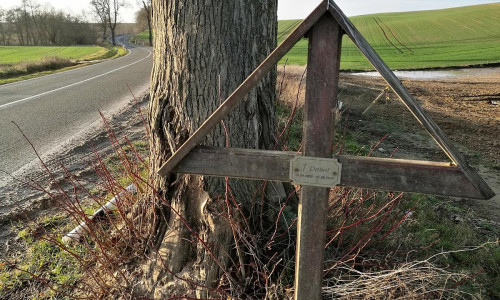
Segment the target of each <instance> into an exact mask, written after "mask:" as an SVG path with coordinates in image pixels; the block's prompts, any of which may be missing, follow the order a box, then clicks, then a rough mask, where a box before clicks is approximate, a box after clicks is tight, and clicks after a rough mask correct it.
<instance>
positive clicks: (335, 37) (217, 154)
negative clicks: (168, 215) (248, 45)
mask: <svg viewBox="0 0 500 300" xmlns="http://www.w3.org/2000/svg"><path fill="white" fill-rule="evenodd" d="M306 34H308V36H309V55H308V64H307V87H306V99H305V106H304V110H305V118H304V135H303V151H302V154H298V153H293V152H283V151H269V150H254V149H237V148H215V147H202V146H198V147H197V145H198V144H199V143H200V142H202V141H203V139H204V138H205V136H206V135H207V134H208V133H209V132H210V131H211V130H212V129H213V128H214V127H215V126H216V125H217V124H219V123H220V122H221V121H222V120H223V118H224V117H225V116H227V115H228V114H229V112H230V111H231V110H232V109H233V108H234V107H235V106H236V105H237V104H238V103H240V102H241V100H242V99H243V98H244V96H245V95H246V94H247V93H248V92H249V91H250V89H251V88H253V87H254V86H255V85H257V83H258V82H259V81H260V80H261V79H262V77H264V75H265V74H266V73H267V72H268V71H269V70H270V69H271V68H273V67H275V65H276V63H277V62H278V61H279V60H280V59H281V58H282V57H283V56H284V55H285V54H286V53H287V52H288V51H289V50H290V49H291V48H292V47H293V46H294V45H295V44H296V43H297V42H298V41H299V40H300V39H301V38H302V37H303V36H305V35H306ZM343 34H347V35H348V36H349V37H350V38H351V40H352V41H353V42H354V44H355V45H356V46H357V47H358V48H359V49H360V50H361V52H362V53H363V54H364V55H365V56H366V58H367V59H368V60H369V61H370V62H371V64H372V65H373V66H374V67H375V69H376V70H378V71H379V73H380V74H381V75H382V76H383V78H384V79H385V80H386V81H387V83H388V84H389V86H390V87H391V88H392V90H393V91H394V92H395V93H396V94H397V95H398V96H399V98H400V99H401V100H402V101H403V103H404V104H405V105H406V107H407V108H408V109H409V110H410V111H411V112H412V114H413V115H414V116H415V118H416V119H417V120H418V121H419V122H420V123H421V124H422V125H423V126H424V127H425V129H426V130H427V132H428V133H429V134H430V135H431V136H432V137H433V138H434V140H435V141H436V142H437V143H438V145H439V146H440V147H441V149H442V150H443V151H444V152H445V153H446V154H447V155H448V157H449V158H450V160H451V164H450V163H437V162H428V161H415V160H400V159H384V158H372V157H355V156H345V155H338V156H334V157H332V145H333V137H334V124H335V120H334V118H335V117H334V116H335V114H334V111H335V109H336V105H337V89H338V79H339V66H340V49H341V44H342V35H343ZM170 172H175V173H185V174H199V175H206V176H221V177H234V178H244V179H262V180H276V181H285V182H293V183H294V184H300V185H302V188H301V194H300V199H299V214H298V228H297V230H298V237H297V252H296V257H297V258H296V259H297V262H296V269H295V299H311V300H319V299H321V279H322V275H323V257H324V242H325V231H326V211H327V204H328V202H327V201H328V193H329V190H330V188H331V187H334V186H335V185H341V186H349V187H360V188H369V189H379V190H391V191H401V192H418V193H425V194H434V195H445V196H454V197H463V198H474V199H490V198H492V197H493V196H494V195H495V194H494V193H493V191H492V190H491V189H490V188H489V187H488V185H487V184H486V183H485V182H484V180H483V179H482V178H481V177H480V176H479V175H478V174H477V173H476V172H475V171H474V169H472V168H471V167H470V166H469V165H468V163H467V162H466V160H465V159H464V157H463V156H462V155H461V154H460V153H459V152H458V151H457V150H456V149H455V148H454V147H453V146H452V145H451V143H450V142H449V141H448V139H447V138H446V137H445V136H444V134H443V133H442V131H441V130H440V129H439V127H438V126H437V125H436V124H435V123H434V122H433V121H432V120H431V119H430V118H429V117H428V116H427V115H426V114H425V112H424V110H423V109H422V108H421V106H420V105H419V103H418V102H417V101H416V100H415V99H414V98H413V96H412V95H411V94H410V92H409V91H408V90H407V89H406V88H405V87H404V86H403V85H402V84H401V82H400V81H399V80H398V79H397V78H396V76H395V75H394V73H393V72H392V71H391V70H390V69H389V67H388V66H387V65H386V64H385V63H384V62H383V61H382V59H381V58H380V57H379V56H378V55H377V54H376V52H375V51H374V50H373V48H372V47H371V46H370V45H369V44H368V42H367V41H366V40H365V39H364V37H363V36H362V35H361V34H360V33H359V31H358V30H357V29H356V28H355V27H354V25H353V24H352V23H351V22H350V21H349V19H348V18H347V17H346V16H345V15H344V13H343V12H342V11H341V10H340V9H339V7H338V6H337V5H336V4H335V2H334V1H333V0H325V1H323V2H322V3H321V4H320V5H319V6H318V7H317V8H316V9H315V10H314V11H313V12H312V13H311V15H309V16H308V17H307V18H306V19H305V20H304V21H303V22H302V23H301V24H300V25H299V26H298V27H297V28H296V29H295V30H294V31H293V32H292V33H291V34H290V36H289V37H288V38H286V39H285V40H284V41H283V43H282V44H281V45H279V46H278V47H277V48H276V49H275V50H274V51H273V52H272V53H271V54H270V55H269V56H268V57H267V58H266V59H265V60H264V62H262V63H261V65H260V66H259V67H257V69H255V71H254V72H253V73H252V74H251V75H250V76H249V77H248V78H247V79H246V80H245V81H244V82H243V83H242V84H241V85H240V86H239V87H238V88H237V89H236V90H235V91H234V92H233V93H232V94H231V95H230V96H229V97H228V98H227V99H226V100H225V101H224V103H223V104H222V105H221V106H220V107H219V108H218V109H217V110H216V111H215V112H214V113H213V114H212V115H211V116H210V117H209V118H208V119H207V120H206V121H205V122H204V123H203V124H202V125H201V126H200V127H199V128H198V129H197V130H196V131H195V132H194V133H193V134H192V135H191V136H190V138H189V139H188V140H187V141H186V142H185V143H184V144H183V145H182V146H181V147H180V148H179V149H178V150H177V152H175V153H174V154H173V155H172V156H171V157H170V159H169V160H168V161H167V162H166V163H165V164H164V165H163V166H162V167H161V169H160V170H159V174H161V175H166V174H168V173H170Z"/></svg>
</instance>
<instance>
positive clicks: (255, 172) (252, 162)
mask: <svg viewBox="0 0 500 300" xmlns="http://www.w3.org/2000/svg"><path fill="white" fill-rule="evenodd" d="M299 155H302V154H300V153H296V152H282V151H268V150H252V149H239V148H213V147H201V146H200V147H196V148H195V149H194V150H193V151H192V152H191V153H190V154H189V155H188V156H187V157H186V158H185V159H183V160H182V161H181V163H180V164H179V165H178V166H177V167H176V168H175V169H174V171H173V172H177V173H187V174H199V175H207V176H219V177H226V176H227V177H232V178H241V179H254V180H256V179H261V180H275V181H285V182H289V181H290V178H289V174H290V169H289V168H290V160H292V159H293V158H294V157H295V156H299ZM334 158H335V159H338V160H339V161H340V163H342V175H341V179H340V185H341V186H348V187H359V188H369V189H375V190H388V191H398V192H408V193H423V194H432V195H443V196H452V197H463V198H471V199H482V198H483V196H482V194H481V193H480V192H479V191H478V190H477V188H475V187H474V185H472V184H471V183H470V181H469V180H468V179H467V177H466V176H465V175H464V174H463V172H462V170H461V169H460V168H458V167H456V166H451V165H450V164H449V163H441V162H431V161H416V160H403V159H387V158H375V157H361V156H345V155H339V156H334Z"/></svg>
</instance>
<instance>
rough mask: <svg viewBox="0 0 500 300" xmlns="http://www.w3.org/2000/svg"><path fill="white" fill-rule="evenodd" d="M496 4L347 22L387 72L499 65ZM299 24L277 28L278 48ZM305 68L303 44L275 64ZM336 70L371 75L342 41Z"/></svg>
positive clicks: (361, 59) (499, 26) (287, 23)
mask: <svg viewBox="0 0 500 300" xmlns="http://www.w3.org/2000/svg"><path fill="white" fill-rule="evenodd" d="M499 15H500V3H494V4H484V5H475V6H467V7H460V8H452V9H444V10H433V11H420V12H406V13H385V14H374V15H365V16H357V17H352V18H351V21H352V22H353V23H354V25H355V26H356V27H357V28H358V30H359V31H360V32H361V33H362V34H363V35H364V37H365V38H366V39H367V41H368V42H369V43H370V44H371V45H372V47H373V48H374V49H375V50H376V51H377V53H378V54H379V55H380V56H381V57H382V58H383V59H384V60H385V61H386V62H387V64H388V65H389V66H390V67H391V68H393V69H422V68H438V67H450V66H468V65H479V64H487V63H496V62H500V18H499V17H498V16H499ZM299 23H300V20H286V21H279V23H278V42H281V41H282V40H283V39H284V38H285V37H286V36H287V35H288V34H289V33H290V32H291V30H293V28H295V27H296V26H297V25H298V24H299ZM286 59H288V64H295V65H305V64H306V61H307V40H305V39H303V40H301V41H300V42H299V43H298V44H297V45H296V46H295V47H294V48H293V49H292V50H291V51H290V52H289V53H288V54H287V55H286V56H285V57H284V59H283V60H282V61H281V63H284V62H285V60H286ZM341 68H342V69H344V70H345V69H352V70H371V69H372V67H371V65H370V64H369V62H368V61H367V60H366V59H365V58H364V57H363V56H362V54H361V53H360V52H359V50H358V49H357V48H356V47H355V46H354V44H353V43H352V42H351V41H350V40H349V38H348V37H347V36H344V39H343V46H342V63H341Z"/></svg>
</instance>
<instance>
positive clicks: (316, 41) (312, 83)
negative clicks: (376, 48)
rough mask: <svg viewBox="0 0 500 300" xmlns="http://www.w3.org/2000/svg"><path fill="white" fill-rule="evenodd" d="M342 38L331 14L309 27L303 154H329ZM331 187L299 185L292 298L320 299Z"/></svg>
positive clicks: (324, 155)
mask: <svg viewBox="0 0 500 300" xmlns="http://www.w3.org/2000/svg"><path fill="white" fill-rule="evenodd" d="M341 43H342V33H341V29H340V26H339V24H338V23H337V22H335V20H334V19H333V18H332V17H331V16H330V15H329V14H325V15H324V16H323V17H322V18H321V19H319V21H318V22H317V23H316V24H315V25H314V26H313V28H312V30H311V31H310V34H309V55H308V59H307V78H306V95H305V103H304V123H303V126H304V134H303V139H302V143H303V144H302V149H303V154H304V155H306V156H313V157H326V158H329V157H331V155H332V145H333V137H334V134H335V126H334V125H335V110H336V107H337V89H338V80H339V72H340V49H341ZM332 54H333V55H332ZM329 192H330V189H329V188H324V187H314V186H302V188H301V189H300V197H299V210H298V222H297V251H296V256H295V257H296V263H295V299H296V300H298V299H310V300H320V299H321V285H322V282H323V280H322V278H323V259H324V249H325V237H326V212H327V211H328V196H329Z"/></svg>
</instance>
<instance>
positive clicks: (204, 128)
mask: <svg viewBox="0 0 500 300" xmlns="http://www.w3.org/2000/svg"><path fill="white" fill-rule="evenodd" d="M326 12H327V11H326V7H325V4H324V3H322V4H321V5H319V6H318V7H317V8H316V9H315V10H314V11H313V12H312V13H311V14H310V15H309V16H308V17H307V18H306V19H305V20H304V21H302V23H300V25H299V26H297V28H296V29H295V30H294V31H293V32H292V33H291V34H290V35H289V36H288V37H287V38H286V39H285V40H284V41H283V42H282V43H281V44H280V45H279V46H278V47H277V48H276V49H275V50H274V51H273V52H272V53H271V54H270V55H269V56H268V57H267V58H266V59H265V60H264V61H263V62H262V63H261V64H260V65H259V66H258V67H257V69H255V71H253V73H252V74H250V76H248V77H247V79H246V80H245V81H244V82H243V83H242V84H241V85H240V86H239V87H238V88H237V89H236V90H235V91H234V92H233V93H232V94H231V95H230V96H229V97H228V98H227V99H226V100H225V101H224V102H223V103H222V104H221V106H219V108H217V110H215V111H214V112H213V113H212V115H210V117H209V118H208V119H207V120H205V122H203V124H201V126H200V127H199V128H198V129H197V130H196V131H195V132H194V133H193V134H192V135H191V136H190V137H189V139H188V140H187V141H186V142H185V143H184V144H183V145H182V146H181V147H180V148H179V149H178V150H177V151H176V152H175V153H174V154H173V155H172V156H171V157H170V158H169V159H168V160H167V162H166V163H165V164H164V165H163V166H162V167H161V168H160V170H159V171H158V173H159V174H160V175H162V176H165V175H166V174H167V173H169V172H170V171H171V170H172V169H173V168H174V167H175V166H176V165H177V164H178V163H179V162H180V161H181V160H182V159H183V158H184V157H185V156H186V155H187V154H188V153H189V152H190V151H191V150H192V149H193V148H194V147H195V146H196V145H198V144H199V143H200V142H201V141H203V139H204V138H205V137H206V136H207V134H208V133H209V132H210V131H211V130H212V129H213V128H214V127H215V126H216V125H217V124H220V122H221V121H222V120H223V119H224V117H226V116H227V115H228V114H229V113H230V112H231V110H232V109H233V108H234V107H235V106H236V105H238V104H239V103H240V102H241V101H242V100H243V98H244V97H245V96H246V95H247V94H248V92H250V90H251V89H252V88H253V87H255V86H256V85H257V84H258V83H259V81H260V80H261V79H262V78H263V77H264V76H265V75H266V74H267V72H268V71H269V70H270V69H271V68H273V67H275V66H276V64H277V63H278V61H279V60H280V59H281V58H282V57H283V56H284V55H285V54H286V53H287V52H288V51H289V50H290V49H291V48H292V47H293V46H294V45H295V44H296V43H297V42H298V41H299V40H300V39H301V38H302V37H303V36H304V35H305V34H306V33H307V32H308V31H309V30H310V29H311V27H312V26H313V25H314V24H315V23H316V22H317V21H318V20H319V18H320V17H321V16H323V15H324V14H325V13H326Z"/></svg>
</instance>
